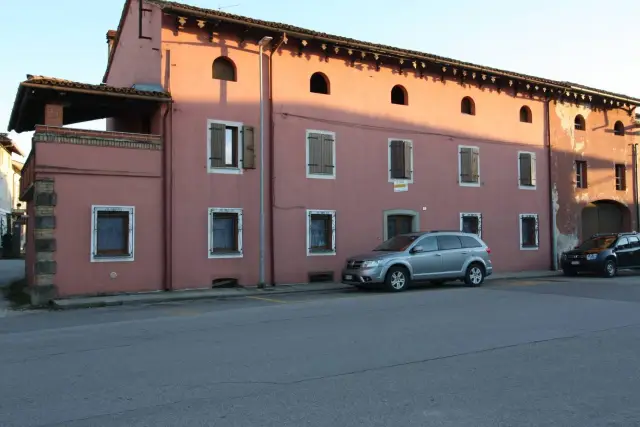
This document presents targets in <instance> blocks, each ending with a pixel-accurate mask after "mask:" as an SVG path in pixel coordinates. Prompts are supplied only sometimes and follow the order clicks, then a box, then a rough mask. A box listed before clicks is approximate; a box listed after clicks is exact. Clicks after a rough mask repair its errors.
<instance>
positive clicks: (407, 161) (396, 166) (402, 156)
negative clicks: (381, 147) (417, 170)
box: [388, 139, 413, 182]
mask: <svg viewBox="0 0 640 427" xmlns="http://www.w3.org/2000/svg"><path fill="white" fill-rule="evenodd" d="M388 156H389V181H390V182H393V181H395V180H408V181H410V182H413V142H412V141H410V140H399V139H390V140H389V153H388Z"/></svg>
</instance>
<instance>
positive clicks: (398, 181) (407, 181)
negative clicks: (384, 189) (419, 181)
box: [387, 138, 415, 184]
mask: <svg viewBox="0 0 640 427" xmlns="http://www.w3.org/2000/svg"><path fill="white" fill-rule="evenodd" d="M392 141H402V142H406V143H409V146H410V147H411V178H409V179H397V178H392V177H391V142H392ZM414 175H415V171H414V169H413V140H411V139H405V138H389V139H388V140H387V178H388V180H389V182H391V183H394V184H413V177H414Z"/></svg>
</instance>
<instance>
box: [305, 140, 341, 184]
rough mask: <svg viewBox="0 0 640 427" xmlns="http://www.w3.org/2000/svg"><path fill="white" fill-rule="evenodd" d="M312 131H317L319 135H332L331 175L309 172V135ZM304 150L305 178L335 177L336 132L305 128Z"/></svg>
mask: <svg viewBox="0 0 640 427" xmlns="http://www.w3.org/2000/svg"><path fill="white" fill-rule="evenodd" d="M312 133H318V134H320V135H331V136H332V137H333V150H332V152H333V173H332V174H331V175H325V174H313V173H311V172H310V169H311V168H310V167H309V135H310V134H312ZM305 136H306V138H305V151H306V155H305V165H306V166H305V170H306V173H307V178H313V179H336V170H337V166H336V133H335V132H332V131H328V130H314V129H307V131H306V133H305Z"/></svg>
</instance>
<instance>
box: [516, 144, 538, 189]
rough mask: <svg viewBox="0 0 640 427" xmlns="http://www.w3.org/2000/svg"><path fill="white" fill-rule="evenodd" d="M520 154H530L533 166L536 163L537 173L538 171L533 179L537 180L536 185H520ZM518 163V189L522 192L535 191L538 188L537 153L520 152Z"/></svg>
mask: <svg viewBox="0 0 640 427" xmlns="http://www.w3.org/2000/svg"><path fill="white" fill-rule="evenodd" d="M520 154H529V155H530V156H531V162H532V164H533V163H535V171H536V175H535V176H534V177H533V179H534V180H535V185H531V186H528V185H522V184H520V183H521V182H522V181H521V179H520V178H521V176H520V173H521V172H520ZM517 162H518V188H519V189H520V190H535V189H536V188H537V187H538V176H537V175H538V164H537V162H538V158H537V156H536V153H534V152H533V151H518V157H517Z"/></svg>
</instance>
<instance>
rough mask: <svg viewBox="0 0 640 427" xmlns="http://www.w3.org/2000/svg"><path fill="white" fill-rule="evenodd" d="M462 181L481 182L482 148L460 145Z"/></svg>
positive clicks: (469, 183)
mask: <svg viewBox="0 0 640 427" xmlns="http://www.w3.org/2000/svg"><path fill="white" fill-rule="evenodd" d="M458 153H459V168H460V183H461V184H467V185H479V184H480V149H479V148H478V147H466V146H460V147H459V151H458Z"/></svg>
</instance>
